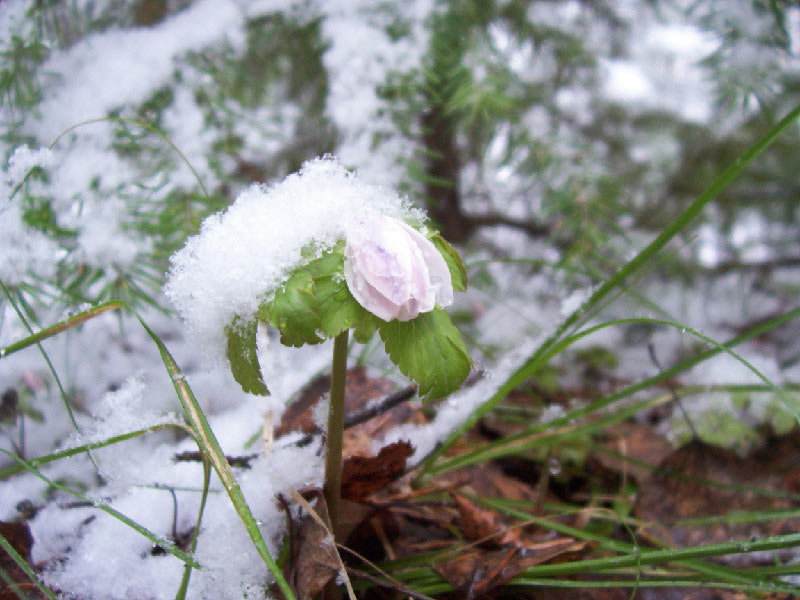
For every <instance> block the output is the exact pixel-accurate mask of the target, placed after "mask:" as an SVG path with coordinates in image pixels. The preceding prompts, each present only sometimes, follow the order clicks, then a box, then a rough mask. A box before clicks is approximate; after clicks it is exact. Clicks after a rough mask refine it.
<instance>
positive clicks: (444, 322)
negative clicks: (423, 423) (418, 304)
mask: <svg viewBox="0 0 800 600" xmlns="http://www.w3.org/2000/svg"><path fill="white" fill-rule="evenodd" d="M378 330H379V331H380V336H381V339H382V340H383V343H384V345H385V347H386V352H387V353H388V354H389V358H390V359H391V360H392V362H393V363H394V364H396V365H397V367H398V368H399V369H400V372H401V373H403V375H405V376H406V377H409V378H411V379H413V380H414V381H416V382H417V384H418V385H419V395H420V396H426V397H427V399H428V400H432V399H434V398H440V397H442V396H446V395H447V394H449V393H451V392H454V391H455V390H457V389H458V387H459V386H460V385H461V383H462V382H463V381H464V380H465V379H466V378H467V375H469V372H470V369H471V368H472V359H471V358H470V356H469V352H467V347H466V346H465V345H464V342H463V340H462V339H461V335H460V334H459V333H458V329H456V328H455V326H454V325H453V323H452V322H451V321H450V316H449V315H448V314H447V312H445V310H444V309H443V308H441V307H439V306H437V307H436V308H434V309H433V310H432V311H430V312H426V313H422V314H420V315H418V316H417V317H416V318H414V319H412V320H410V321H404V322H402V321H397V320H395V321H389V322H388V323H387V322H385V321H381V323H380V326H379V327H378Z"/></svg>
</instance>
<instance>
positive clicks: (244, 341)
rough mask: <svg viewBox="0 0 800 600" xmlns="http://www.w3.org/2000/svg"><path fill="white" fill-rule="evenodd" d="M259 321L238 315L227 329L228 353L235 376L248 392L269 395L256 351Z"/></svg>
mask: <svg viewBox="0 0 800 600" xmlns="http://www.w3.org/2000/svg"><path fill="white" fill-rule="evenodd" d="M257 327H258V322H257V321H256V320H255V319H253V320H251V321H245V320H244V319H242V318H241V317H236V318H235V319H234V320H233V323H231V324H230V325H229V326H228V327H227V328H226V329H225V333H226V334H227V335H228V348H227V352H226V355H227V357H228V362H230V363H231V373H233V378H234V379H235V380H236V381H237V382H238V383H239V385H241V386H242V389H243V390H244V391H245V392H247V393H248V394H258V395H259V396H267V395H269V390H268V389H267V384H266V383H264V377H263V376H262V375H261V366H260V365H259V364H258V355H257V353H256V329H257Z"/></svg>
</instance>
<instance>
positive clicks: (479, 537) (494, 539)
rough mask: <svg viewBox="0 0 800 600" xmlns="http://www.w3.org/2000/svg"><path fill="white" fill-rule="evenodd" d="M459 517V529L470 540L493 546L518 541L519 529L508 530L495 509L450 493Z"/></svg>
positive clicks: (511, 543)
mask: <svg viewBox="0 0 800 600" xmlns="http://www.w3.org/2000/svg"><path fill="white" fill-rule="evenodd" d="M450 496H451V497H452V498H453V501H454V502H455V503H456V508H457V509H458V514H459V516H460V517H461V531H462V533H463V534H464V537H465V538H466V539H468V540H469V541H471V542H480V543H482V544H485V545H490V546H493V547H498V546H504V545H513V544H515V543H517V542H518V540H519V535H520V529H519V528H517V529H514V530H509V528H508V525H507V524H506V521H505V519H504V518H503V516H502V515H501V514H500V513H499V512H497V511H496V510H492V509H490V508H484V507H482V506H478V504H476V503H475V502H473V501H472V500H470V499H468V498H465V497H464V496H462V495H461V494H455V493H452V492H451V493H450Z"/></svg>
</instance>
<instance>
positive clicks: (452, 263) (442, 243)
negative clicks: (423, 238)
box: [428, 233, 467, 292]
mask: <svg viewBox="0 0 800 600" xmlns="http://www.w3.org/2000/svg"><path fill="white" fill-rule="evenodd" d="M428 239H430V241H431V243H432V244H433V245H434V246H436V249H437V250H438V251H439V253H440V254H441V255H442V258H444V262H446V263H447V268H448V269H449V270H450V279H452V281H453V291H456V292H463V291H466V289H467V269H466V268H465V267H464V263H463V262H461V257H460V256H459V255H458V252H457V251H456V249H455V248H453V247H452V246H451V245H450V244H449V243H448V241H447V240H446V239H444V238H443V237H442V236H441V235H439V234H438V233H434V234H433V235H432V236H431V237H430V238H428Z"/></svg>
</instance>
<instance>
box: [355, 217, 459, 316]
mask: <svg viewBox="0 0 800 600" xmlns="http://www.w3.org/2000/svg"><path fill="white" fill-rule="evenodd" d="M344 277H345V280H346V281H347V287H348V288H349V289H350V293H351V294H353V297H354V298H355V299H356V300H357V301H358V303H359V304H360V305H361V306H363V307H364V308H365V309H367V310H368V311H369V312H371V313H372V314H374V315H375V316H377V317H379V318H381V319H383V320H384V321H391V320H393V319H398V320H400V321H410V320H411V319H413V318H414V317H416V316H417V315H418V314H419V313H424V312H428V311H431V310H433V308H434V307H435V306H436V305H437V304H438V305H439V306H447V305H449V304H452V302H453V284H452V281H451V279H450V270H449V269H448V268H447V263H446V262H445V260H444V258H443V257H442V255H441V254H440V253H439V251H438V250H437V249H436V247H435V246H434V245H433V243H431V241H430V240H428V239H427V238H426V237H425V236H423V235H422V234H420V233H419V232H418V231H416V230H414V229H413V228H411V227H409V226H408V225H406V224H405V223H403V222H402V221H399V220H397V219H393V218H391V217H387V216H384V215H376V216H373V217H370V218H369V219H367V220H365V221H362V222H361V223H360V224H359V226H358V227H355V228H353V229H352V230H351V231H350V232H349V233H348V234H347V247H346V248H345V260H344Z"/></svg>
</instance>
